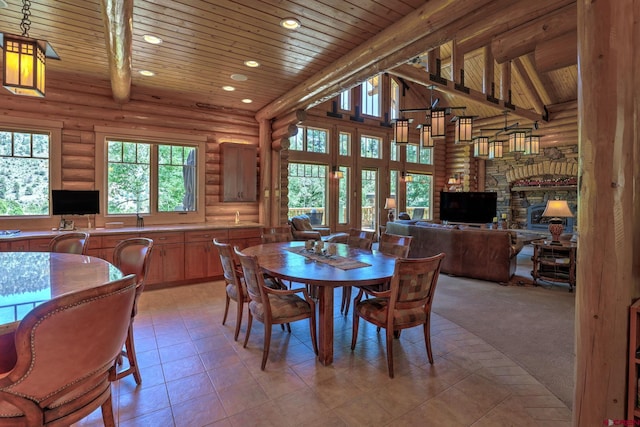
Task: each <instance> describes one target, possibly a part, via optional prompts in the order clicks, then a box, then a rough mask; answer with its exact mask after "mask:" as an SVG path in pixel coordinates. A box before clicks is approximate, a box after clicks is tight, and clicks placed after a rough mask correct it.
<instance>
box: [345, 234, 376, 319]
mask: <svg viewBox="0 0 640 427" xmlns="http://www.w3.org/2000/svg"><path fill="white" fill-rule="evenodd" d="M375 237H376V233H375V231H367V230H358V229H357V228H351V229H349V237H348V238H347V245H349V246H350V247H352V248H359V249H365V250H368V251H370V250H371V247H372V246H373V239H374V238H375ZM350 304H351V286H343V287H342V302H341V303H340V313H342V314H344V315H345V316H346V315H347V313H349V305H350Z"/></svg>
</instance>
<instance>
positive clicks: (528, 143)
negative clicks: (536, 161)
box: [524, 135, 540, 154]
mask: <svg viewBox="0 0 640 427" xmlns="http://www.w3.org/2000/svg"><path fill="white" fill-rule="evenodd" d="M524 154H540V136H538V135H529V136H527V137H526V138H525V139H524Z"/></svg>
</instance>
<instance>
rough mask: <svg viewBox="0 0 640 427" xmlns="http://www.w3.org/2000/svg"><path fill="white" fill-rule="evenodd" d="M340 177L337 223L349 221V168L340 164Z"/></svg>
mask: <svg viewBox="0 0 640 427" xmlns="http://www.w3.org/2000/svg"><path fill="white" fill-rule="evenodd" d="M338 170H340V171H341V172H342V179H340V180H338V224H346V223H348V222H349V179H350V176H351V175H350V172H351V168H348V167H345V166H340V167H339V168H338Z"/></svg>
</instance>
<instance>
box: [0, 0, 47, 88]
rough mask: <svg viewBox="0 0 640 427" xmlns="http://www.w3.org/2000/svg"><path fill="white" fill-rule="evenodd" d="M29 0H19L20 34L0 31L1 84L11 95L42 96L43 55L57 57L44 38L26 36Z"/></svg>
mask: <svg viewBox="0 0 640 427" xmlns="http://www.w3.org/2000/svg"><path fill="white" fill-rule="evenodd" d="M30 7H31V0H22V21H21V23H20V28H21V29H22V35H21V36H18V35H14V34H7V33H3V34H0V46H2V59H3V67H4V68H3V73H2V76H3V78H2V85H3V86H4V87H5V89H7V90H8V91H9V92H11V93H13V94H15V95H24V96H37V97H43V96H44V94H45V64H46V58H51V59H60V57H59V56H58V54H57V53H56V52H55V51H54V50H53V48H52V47H51V45H49V43H47V42H46V41H45V40H37V39H33V38H30V37H29V29H30V27H31V20H30V17H31V10H30Z"/></svg>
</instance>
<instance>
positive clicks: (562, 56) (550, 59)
mask: <svg viewBox="0 0 640 427" xmlns="http://www.w3.org/2000/svg"><path fill="white" fill-rule="evenodd" d="M534 57H535V62H536V69H537V70H538V72H539V73H546V72H548V71H553V70H557V69H559V68H563V67H568V66H570V65H575V64H577V63H578V31H577V30H576V31H569V32H568V33H565V34H563V35H561V36H558V37H556V38H554V39H551V40H547V41H544V42H542V43H539V44H538V45H536V50H535V52H534Z"/></svg>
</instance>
